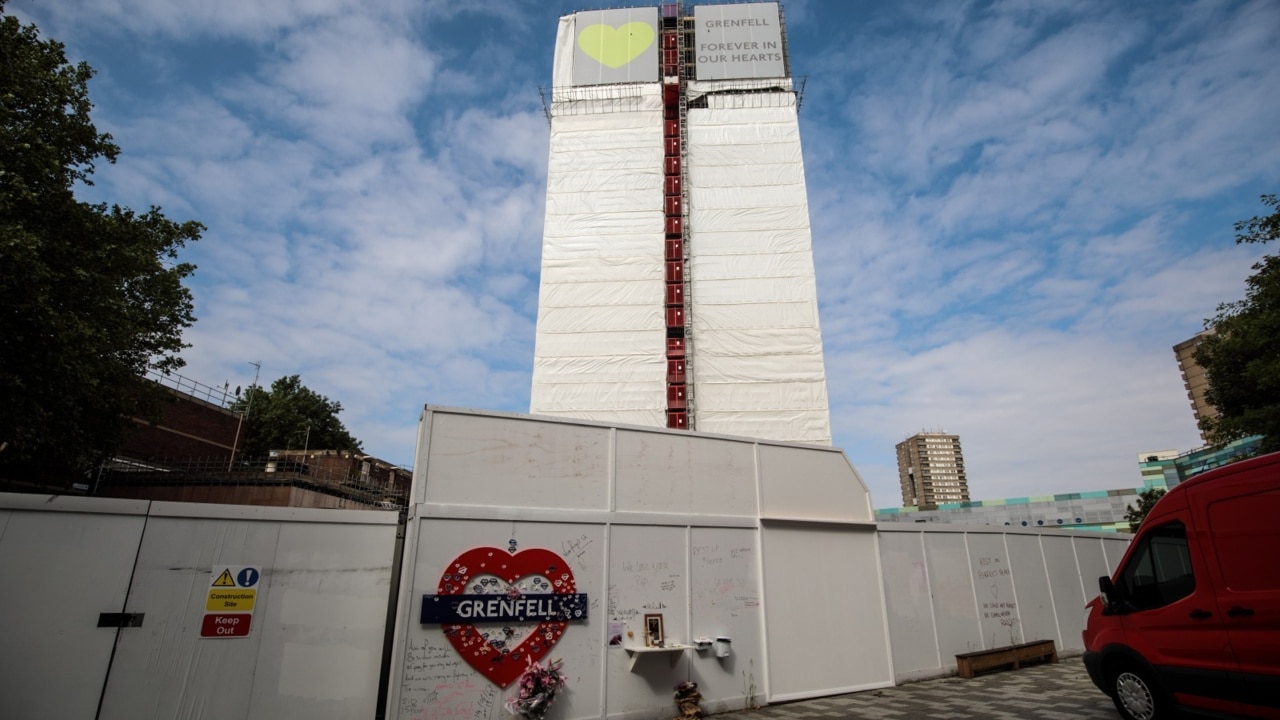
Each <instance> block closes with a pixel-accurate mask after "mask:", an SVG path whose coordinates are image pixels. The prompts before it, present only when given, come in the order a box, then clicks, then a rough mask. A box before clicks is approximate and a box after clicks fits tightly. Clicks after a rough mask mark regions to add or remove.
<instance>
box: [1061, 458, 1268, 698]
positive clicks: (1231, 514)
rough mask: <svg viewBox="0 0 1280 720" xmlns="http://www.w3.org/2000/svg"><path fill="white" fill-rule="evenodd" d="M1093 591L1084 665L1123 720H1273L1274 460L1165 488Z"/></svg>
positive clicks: (1243, 464)
mask: <svg viewBox="0 0 1280 720" xmlns="http://www.w3.org/2000/svg"><path fill="white" fill-rule="evenodd" d="M1098 585H1099V589H1100V590H1101V592H1102V594H1101V595H1100V596H1099V597H1097V598H1094V599H1093V600H1092V601H1091V602H1089V604H1088V606H1087V611H1088V616H1087V618H1086V620H1085V629H1084V647H1085V652H1084V664H1085V667H1086V668H1087V669H1088V671H1089V677H1090V678H1091V679H1092V680H1093V682H1094V684H1095V685H1097V686H1098V687H1099V688H1101V689H1102V691H1103V692H1105V693H1106V694H1108V695H1110V696H1111V698H1112V699H1113V700H1114V701H1115V704H1116V708H1117V709H1118V710H1119V711H1120V714H1121V715H1122V716H1124V717H1125V718H1127V720H1160V719H1161V718H1167V717H1172V716H1173V715H1174V714H1175V713H1185V714H1194V715H1200V716H1207V717H1255V718H1280V453H1274V454H1271V455H1265V456H1263V457H1258V458H1253V459H1251V460H1246V461H1243V462H1239V463H1235V464H1232V465H1227V466H1225V467H1221V468H1218V469H1216V470H1212V471H1210V472H1207V473H1204V474H1203V475H1197V476H1196V477H1194V478H1191V479H1190V480H1187V481H1186V482H1184V483H1182V484H1180V485H1177V486H1175V487H1174V488H1173V489H1172V490H1170V491H1169V492H1168V493H1167V494H1166V495H1165V496H1164V497H1163V498H1161V499H1160V501H1159V502H1158V503H1156V505H1155V507H1154V508H1152V509H1151V512H1150V513H1149V514H1148V515H1147V518H1146V520H1144V521H1143V523H1142V527H1140V528H1139V529H1138V533H1137V535H1135V536H1134V539H1133V543H1132V544H1131V545H1130V546H1129V549H1128V551H1127V552H1126V553H1125V555H1124V558H1123V559H1122V560H1121V561H1120V566H1119V568H1117V569H1116V571H1115V575H1114V576H1113V577H1105V576H1104V577H1101V578H1098Z"/></svg>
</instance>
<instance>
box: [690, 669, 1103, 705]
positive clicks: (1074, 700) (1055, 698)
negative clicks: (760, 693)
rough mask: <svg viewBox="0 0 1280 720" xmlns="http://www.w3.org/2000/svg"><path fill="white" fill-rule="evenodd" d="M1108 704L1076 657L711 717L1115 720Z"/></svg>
mask: <svg viewBox="0 0 1280 720" xmlns="http://www.w3.org/2000/svg"><path fill="white" fill-rule="evenodd" d="M1118 717H1119V715H1118V714H1117V713H1116V711H1115V708H1114V707H1113V706H1112V704H1111V700H1110V699H1109V698H1108V697H1107V696H1106V695H1103V694H1102V692H1100V691H1099V690H1098V689H1097V688H1096V687H1094V685H1093V683H1092V682H1090V681H1089V675H1088V674H1087V673H1086V672H1085V670H1084V666H1083V665H1082V664H1081V663H1080V659H1079V658H1063V660H1062V662H1060V663H1058V664H1055V665H1049V664H1045V665H1035V666H1032V667H1026V668H1022V669H1021V670H1010V671H1006V672H997V673H990V674H986V675H981V676H979V677H977V678H974V679H972V680H964V679H960V678H956V677H947V678H938V679H936V680H926V681H922V682H916V683H910V684H907V685H901V686H898V687H894V688H883V689H880V690H868V691H864V692H860V693H851V694H848V695H839V696H836V697H830V698H818V699H815V700H801V701H798V702H791V703H786V704H783V705H771V706H768V707H767V708H762V709H760V710H754V711H738V712H732V713H722V714H720V715H716V716H715V718H716V720H765V719H766V718H770V719H772V718H776V720H807V719H810V718H813V719H815V720H818V719H821V720H829V719H830V720H885V719H891V718H939V720H979V719H981V720H1033V719H1035V720H1040V719H1042V718H1043V719H1046V720H1116V718H1118Z"/></svg>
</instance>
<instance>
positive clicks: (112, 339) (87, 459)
mask: <svg viewBox="0 0 1280 720" xmlns="http://www.w3.org/2000/svg"><path fill="white" fill-rule="evenodd" d="M3 10H4V2H3V0H0V13H2V12H3ZM92 76H93V69H92V68H90V67H89V65H88V64H86V63H84V62H81V63H79V64H74V65H73V64H71V63H69V62H67V59H66V56H65V54H64V52H63V46H62V44H61V43H58V42H56V41H54V40H41V39H40V36H39V31H38V30H37V28H36V27H35V26H34V25H27V26H23V25H22V24H21V23H19V22H18V19H17V18H15V17H13V16H10V15H2V16H0V268H4V270H3V272H0V397H2V398H4V402H3V403H0V475H7V476H9V477H21V478H24V479H27V480H34V481H39V482H44V483H56V482H58V481H64V480H67V479H70V478H71V477H75V476H76V475H78V473H80V472H83V471H84V470H86V469H87V468H89V467H92V466H93V465H94V464H96V462H97V461H98V460H99V459H101V458H103V457H107V456H109V455H110V454H111V453H113V452H114V451H115V450H117V449H118V448H119V446H120V444H121V443H122V442H123V441H124V439H125V437H126V433H127V431H128V430H129V428H131V427H132V425H133V420H132V419H131V418H132V417H146V416H148V415H150V414H151V413H152V412H154V410H155V409H157V408H158V403H159V398H160V397H162V395H161V394H160V391H159V390H158V389H156V388H152V387H150V385H151V384H149V383H143V382H140V381H139V379H140V378H141V377H142V376H143V375H144V374H145V373H146V371H147V370H157V371H162V372H164V371H168V370H172V369H176V368H178V367H181V366H182V364H183V361H182V359H181V358H179V357H178V352H180V351H181V349H182V348H183V347H185V345H184V344H183V342H182V331H183V329H184V328H186V327H189V326H190V325H191V324H192V323H193V322H194V321H195V318H194V316H193V315H192V299H191V293H190V291H189V290H188V289H187V288H186V287H184V286H183V284H182V281H183V279H184V278H186V277H188V276H190V275H191V273H192V272H193V271H194V270H195V267H194V266H193V265H190V264H188V263H181V262H176V257H177V251H178V249H179V248H181V247H182V246H183V245H184V244H185V243H186V242H187V241H195V240H197V239H199V237H200V233H201V231H202V230H203V229H204V228H203V226H202V225H200V224H199V223H196V222H185V223H176V222H173V221H171V220H169V219H168V218H166V217H165V216H164V215H163V214H162V213H161V212H160V210H159V209H158V208H154V207H153V208H151V209H150V210H149V211H148V212H146V213H142V214H138V213H135V212H134V211H132V210H130V209H128V208H122V207H119V206H111V207H108V206H107V205H105V204H100V205H92V204H88V203H83V202H79V201H77V200H76V197H75V190H76V185H77V184H78V183H79V184H84V185H91V184H92V181H91V178H90V176H91V175H92V173H93V170H94V163H95V162H97V161H100V160H106V161H108V162H114V161H115V159H116V157H117V156H118V154H119V152H120V149H119V148H118V147H117V146H116V145H115V144H114V143H113V142H112V139H111V136H110V135H108V134H106V133H99V132H98V130H97V128H96V127H94V125H93V123H92V121H91V120H90V117H89V111H90V110H91V109H92V107H93V105H92V103H91V102H90V101H89V94H88V87H87V83H88V81H89V79H90V78H91V77H92Z"/></svg>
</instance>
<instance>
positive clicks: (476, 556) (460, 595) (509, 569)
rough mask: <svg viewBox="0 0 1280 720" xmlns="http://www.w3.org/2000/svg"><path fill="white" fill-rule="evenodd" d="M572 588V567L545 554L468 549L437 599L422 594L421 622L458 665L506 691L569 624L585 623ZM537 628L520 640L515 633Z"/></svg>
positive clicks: (581, 599)
mask: <svg viewBox="0 0 1280 720" xmlns="http://www.w3.org/2000/svg"><path fill="white" fill-rule="evenodd" d="M576 588H577V585H576V584H575V582H574V579H573V570H571V569H569V564H568V563H566V562H565V561H564V559H563V558H561V557H560V556H559V555H557V554H555V553H554V552H551V551H550V550H545V549H543V548H529V549H527V550H521V551H520V552H518V553H510V552H507V551H506V550H500V549H498V548H494V547H480V548H472V549H471V550H467V551H466V552H464V553H462V554H461V555H459V556H458V557H456V558H454V560H453V562H451V563H449V566H448V568H447V569H446V570H445V571H444V574H443V575H441V576H440V586H439V588H438V589H437V592H438V593H439V595H424V596H423V598H422V623H423V624H432V623H440V624H441V626H442V628H443V630H444V634H445V637H447V638H448V639H449V642H450V643H452V644H453V647H454V649H455V650H457V651H458V654H459V655H461V656H462V659H463V660H466V661H467V663H468V664H469V665H471V667H473V668H475V669H476V670H478V671H479V672H480V674H481V675H484V676H485V677H486V678H488V679H489V680H490V681H492V682H493V683H494V684H495V685H497V686H498V687H503V688H505V687H506V686H508V685H510V684H511V683H512V682H514V681H515V680H516V678H518V677H520V674H521V673H523V672H524V671H525V669H526V668H527V667H528V666H529V664H530V663H536V662H539V661H540V660H542V658H543V657H544V656H546V654H547V653H548V652H550V651H551V648H552V646H554V645H555V644H556V642H557V641H558V640H559V639H560V636H561V635H563V634H564V631H565V628H566V627H568V626H569V621H570V620H585V619H587V596H586V595H585V594H579V593H576V592H574V591H575V590H576ZM534 622H536V623H537V625H536V626H535V627H533V629H532V631H531V632H529V633H528V634H527V635H526V636H524V638H523V639H520V640H519V641H518V642H517V641H516V632H517V628H521V629H527V628H528V627H530V626H531V625H532V623H534ZM476 623H482V624H486V625H489V626H491V627H493V628H494V629H495V631H494V632H481V630H479V629H477V628H476ZM513 626H514V627H513ZM495 635H502V637H501V638H499V637H492V636H495Z"/></svg>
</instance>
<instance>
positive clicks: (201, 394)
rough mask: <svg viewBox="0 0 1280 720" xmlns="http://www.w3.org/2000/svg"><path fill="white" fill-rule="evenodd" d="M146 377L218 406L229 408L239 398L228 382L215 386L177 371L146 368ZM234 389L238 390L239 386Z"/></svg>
mask: <svg viewBox="0 0 1280 720" xmlns="http://www.w3.org/2000/svg"><path fill="white" fill-rule="evenodd" d="M146 377H147V379H148V380H151V381H153V382H155V383H157V384H159V385H162V386H164V387H167V388H172V389H174V390H177V391H178V392H181V393H185V394H187V395H190V396H191V397H194V398H196V399H198V400H204V401H205V402H207V403H209V404H211V405H217V406H218V407H220V408H230V407H231V405H232V404H233V403H235V401H236V400H238V399H239V396H238V395H236V393H235V392H234V391H232V390H231V383H229V382H228V383H225V384H223V386H222V387H217V386H215V385H205V384H204V383H202V382H197V381H196V380H192V379H191V378H189V377H186V376H184V375H178V374H177V373H162V372H157V371H155V370H147V374H146ZM236 389H237V390H239V388H236Z"/></svg>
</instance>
